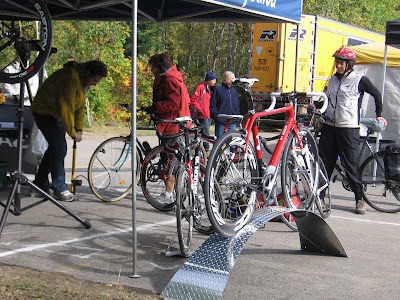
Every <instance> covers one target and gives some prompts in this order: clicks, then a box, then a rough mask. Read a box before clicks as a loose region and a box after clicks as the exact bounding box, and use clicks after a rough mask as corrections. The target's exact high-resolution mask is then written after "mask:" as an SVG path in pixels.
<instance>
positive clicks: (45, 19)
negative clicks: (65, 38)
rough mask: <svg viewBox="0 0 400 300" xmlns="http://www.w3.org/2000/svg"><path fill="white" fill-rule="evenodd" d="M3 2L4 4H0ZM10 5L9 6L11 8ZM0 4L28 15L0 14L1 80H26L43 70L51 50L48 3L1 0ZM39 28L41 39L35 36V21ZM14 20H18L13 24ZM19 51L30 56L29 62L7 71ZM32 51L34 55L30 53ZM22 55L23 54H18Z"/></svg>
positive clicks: (8, 81)
mask: <svg viewBox="0 0 400 300" xmlns="http://www.w3.org/2000/svg"><path fill="white" fill-rule="evenodd" d="M1 2H6V3H1ZM10 6H12V7H10ZM0 7H4V8H5V7H7V9H8V10H10V11H14V12H18V11H21V12H22V13H23V14H25V15H27V14H28V15H29V16H28V17H19V18H17V17H16V15H15V14H14V16H15V17H14V16H2V20H1V21H0V27H1V28H0V35H1V36H0V49H1V53H0V54H1V55H0V56H1V59H0V82H6V83H19V82H23V81H27V80H28V79H29V78H31V77H32V76H34V75H35V74H36V73H37V72H39V71H40V69H42V67H43V66H44V64H45V63H46V60H47V58H48V57H49V55H50V52H51V49H52V48H51V45H52V40H53V26H52V21H51V15H50V12H49V10H48V8H47V6H46V5H45V4H44V3H43V1H41V0H29V1H28V0H13V1H0ZM35 21H38V22H39V24H40V27H41V28H42V34H41V39H39V40H38V39H37V36H36V35H37V33H36V24H35ZM15 22H18V24H17V26H15ZM17 49H18V52H19V53H25V54H24V56H25V58H28V57H29V61H30V64H29V66H25V67H24V68H22V70H20V71H18V72H15V73H8V72H6V71H5V70H4V69H5V68H6V67H7V66H9V65H11V64H12V63H13V62H14V61H15V60H16V59H17V57H19V56H18V55H17V54H16V53H17V51H16V50H17ZM31 51H33V52H35V53H36V54H35V55H31ZM21 55H22V54H21Z"/></svg>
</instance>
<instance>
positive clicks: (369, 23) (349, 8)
mask: <svg viewBox="0 0 400 300" xmlns="http://www.w3.org/2000/svg"><path fill="white" fill-rule="evenodd" d="M399 5H400V3H399V1H393V0H379V1H375V0H359V1H353V0H337V1H331V0H304V1H303V13H304V14H313V15H320V16H324V17H327V18H329V19H333V20H336V21H340V22H343V23H346V24H350V25H354V26H357V27H361V28H365V29H368V30H372V31H376V32H379V33H382V34H384V33H385V30H386V22H387V21H390V20H394V19H397V18H398V17H399V15H398V12H396V11H395V9H396V8H398V7H399Z"/></svg>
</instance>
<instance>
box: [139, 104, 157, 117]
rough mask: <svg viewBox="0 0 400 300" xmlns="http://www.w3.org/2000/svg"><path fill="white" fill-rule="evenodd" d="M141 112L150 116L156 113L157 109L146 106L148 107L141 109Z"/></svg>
mask: <svg viewBox="0 0 400 300" xmlns="http://www.w3.org/2000/svg"><path fill="white" fill-rule="evenodd" d="M142 110H143V111H144V112H146V113H147V114H149V115H151V114H154V113H155V112H156V111H157V108H156V107H155V106H154V105H152V106H148V107H142Z"/></svg>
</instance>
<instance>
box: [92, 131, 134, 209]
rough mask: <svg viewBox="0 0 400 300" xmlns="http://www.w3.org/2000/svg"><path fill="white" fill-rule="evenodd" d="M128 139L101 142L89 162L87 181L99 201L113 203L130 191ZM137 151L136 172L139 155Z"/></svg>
mask: <svg viewBox="0 0 400 300" xmlns="http://www.w3.org/2000/svg"><path fill="white" fill-rule="evenodd" d="M131 145H132V144H131V140H130V138H129V137H112V138H109V139H107V140H105V141H104V142H102V143H101V144H100V145H99V146H98V147H97V148H96V150H95V151H94V152H93V154H92V157H91V158H90V161H89V167H88V181H89V186H90V189H91V190H92V192H93V194H94V195H95V196H96V197H97V198H99V199H100V200H103V201H106V202H115V201H118V200H121V199H123V198H124V197H126V196H127V195H129V193H130V192H131V191H132V163H131V161H132V158H131V151H130V149H131ZM136 151H137V156H136V159H137V162H136V170H137V171H136V172H137V175H136V177H138V173H139V170H140V161H141V155H140V152H138V150H136Z"/></svg>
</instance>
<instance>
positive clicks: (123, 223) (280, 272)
mask: <svg viewBox="0 0 400 300" xmlns="http://www.w3.org/2000/svg"><path fill="white" fill-rule="evenodd" d="M140 139H141V140H147V141H149V143H150V145H152V146H154V145H155V144H156V143H157V140H156V138H155V137H140ZM102 140H103V139H95V138H92V139H91V138H88V139H85V140H84V141H83V142H81V143H78V148H77V170H78V172H77V176H80V177H79V178H80V179H82V180H83V185H82V186H80V187H77V191H76V193H77V196H78V198H79V201H78V202H68V203H64V202H63V203H62V204H63V205H65V206H66V207H68V208H69V209H70V210H71V211H73V212H74V213H75V214H76V215H77V216H79V217H80V218H82V219H84V220H87V221H89V222H90V223H91V225H92V227H91V228H90V229H86V228H85V227H84V226H83V225H82V224H81V223H80V222H78V221H77V220H75V219H74V218H73V217H71V216H70V215H68V214H67V213H66V212H65V211H63V210H62V209H60V207H58V206H57V205H55V204H54V203H52V202H50V201H41V200H40V199H37V198H30V197H29V196H28V191H29V189H28V188H27V187H26V186H22V187H21V194H22V208H23V212H22V215H20V216H14V215H13V214H11V213H9V214H8V216H7V219H6V222H5V226H4V229H3V232H2V234H1V237H0V262H2V263H6V264H10V265H19V266H24V267H29V268H33V269H37V270H41V271H53V272H62V273H65V274H68V275H71V276H74V277H76V278H81V279H86V280H91V281H95V282H100V283H106V284H116V283H118V284H122V285H126V286H131V287H134V288H138V289H145V290H147V291H150V292H153V293H156V294H160V293H161V292H162V291H163V289H164V288H165V286H166V285H167V284H168V282H169V281H170V280H171V278H172V277H173V276H174V274H175V273H176V272H177V271H178V269H179V268H180V266H181V265H182V264H183V263H184V262H185V261H186V259H185V258H182V257H168V256H165V253H166V252H167V249H168V247H170V250H176V249H178V241H177V238H176V234H175V233H176V221H175V215H174V213H172V212H160V211H157V210H156V209H154V208H153V207H152V206H151V205H150V204H148V203H147V202H146V200H145V198H144V196H143V194H142V192H141V190H140V187H138V186H136V187H135V194H136V199H137V203H136V206H137V210H136V224H137V234H136V236H137V249H136V250H135V248H134V246H133V242H132V241H133V233H132V197H131V196H128V197H126V198H125V199H122V200H120V201H118V202H112V203H107V202H103V201H100V200H99V199H97V198H96V197H95V196H94V195H93V194H92V193H91V191H90V189H89V187H88V185H87V180H86V179H85V178H86V176H87V175H86V169H87V163H88V162H89V159H90V156H91V154H92V153H93V151H94V149H95V148H96V147H97V145H99V144H100V142H101V141H102ZM71 155H72V142H71V141H69V153H68V156H67V158H66V168H67V174H66V177H67V180H70V178H71V174H70V170H71V164H72V158H71ZM28 177H29V178H32V176H28ZM9 192H10V188H8V189H6V190H3V191H1V192H0V201H2V202H3V203H5V202H6V201H7V199H8V193H9ZM331 192H332V203H333V207H332V208H333V211H332V214H331V216H330V217H329V218H327V219H325V221H326V222H327V224H328V225H329V226H330V227H331V228H332V230H333V231H334V232H335V234H336V235H337V237H338V239H339V240H340V242H341V243H342V245H343V247H344V249H345V251H346V253H347V254H348V257H347V258H344V257H334V256H328V255H323V254H318V253H311V252H306V251H303V250H301V249H300V241H299V235H298V233H296V232H293V231H291V230H289V229H288V228H287V227H286V226H285V225H284V224H283V223H280V222H269V223H267V224H266V226H265V227H264V228H262V229H260V230H258V231H257V232H256V233H255V234H254V235H253V236H252V237H251V238H250V240H249V241H248V242H247V243H246V245H245V247H244V249H243V251H242V253H241V254H240V256H239V258H238V260H237V261H236V264H235V266H234V268H233V270H232V272H231V275H230V278H229V281H228V283H227V286H226V288H225V292H224V296H223V299H243V298H246V299H247V298H250V299H272V298H273V299H376V298H380V299H397V298H398V297H399V295H400V285H399V284H398V283H399V282H400V268H399V265H400V253H399V250H398V249H399V246H400V215H399V214H398V213H396V214H385V213H381V212H377V211H375V210H374V209H372V208H370V207H367V214H366V215H356V214H354V205H355V202H354V200H353V195H352V193H350V192H347V191H345V190H344V189H343V188H342V186H341V183H340V182H339V181H337V182H335V183H333V184H332V186H331ZM0 212H3V208H0ZM207 238H208V236H205V235H201V234H198V233H195V235H194V245H193V246H194V249H196V248H197V247H199V246H200V245H201V244H202V243H203V242H204V241H205V240H206V239H207ZM135 258H137V260H135ZM135 261H136V264H134V262H135ZM131 275H137V277H138V278H131Z"/></svg>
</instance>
